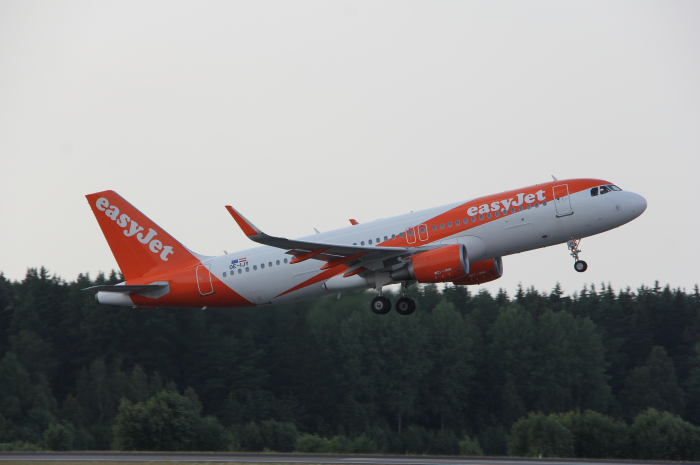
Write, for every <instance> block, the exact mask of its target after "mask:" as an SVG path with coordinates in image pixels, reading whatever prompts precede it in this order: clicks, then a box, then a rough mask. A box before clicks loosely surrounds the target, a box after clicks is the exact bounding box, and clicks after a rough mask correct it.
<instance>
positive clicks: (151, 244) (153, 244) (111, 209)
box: [95, 197, 174, 262]
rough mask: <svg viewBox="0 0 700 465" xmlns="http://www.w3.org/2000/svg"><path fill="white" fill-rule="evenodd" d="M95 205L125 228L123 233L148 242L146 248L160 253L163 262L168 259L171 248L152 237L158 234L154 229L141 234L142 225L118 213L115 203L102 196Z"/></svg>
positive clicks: (143, 242)
mask: <svg viewBox="0 0 700 465" xmlns="http://www.w3.org/2000/svg"><path fill="white" fill-rule="evenodd" d="M95 206H96V207H97V209H98V210H100V211H103V212H105V215H107V217H108V218H110V219H111V220H112V221H116V223H117V226H119V227H122V228H126V229H124V235H125V236H126V237H132V236H133V235H134V234H135V235H136V239H137V240H138V241H139V242H140V243H142V244H148V249H149V250H150V251H151V252H153V253H154V254H160V259H161V260H163V261H164V262H167V261H168V255H170V254H172V253H174V252H173V248H172V247H171V246H169V245H166V246H164V245H163V243H162V242H161V241H159V240H158V239H154V237H155V236H156V235H157V234H158V233H157V232H156V231H155V230H154V229H152V228H148V234H145V235H144V234H143V232H142V231H143V226H139V225H138V223H136V221H134V220H132V219H131V218H129V215H127V214H126V213H122V214H121V215H119V208H118V207H117V206H116V205H111V206H110V205H109V201H108V200H107V199H105V198H104V197H100V198H99V199H97V202H96V203H95ZM127 225H128V227H127Z"/></svg>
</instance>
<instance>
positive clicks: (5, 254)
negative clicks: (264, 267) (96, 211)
mask: <svg viewBox="0 0 700 465" xmlns="http://www.w3.org/2000/svg"><path fill="white" fill-rule="evenodd" d="M0 160H1V162H2V163H1V165H0V221H1V223H0V271H2V272H3V273H4V274H5V276H6V277H7V278H9V279H12V280H21V279H23V277H24V275H25V274H26V270H27V268H28V267H40V266H45V267H47V268H48V269H49V271H50V272H51V273H52V274H53V273H55V274H57V275H59V276H60V277H62V278H64V279H66V280H74V279H75V278H76V277H77V276H78V274H79V273H86V272H88V273H90V275H91V276H95V274H96V273H97V272H99V271H106V272H108V271H109V270H111V269H113V268H116V267H117V264H116V261H115V260H114V258H113V257H112V254H111V252H110V250H109V247H108V246H107V243H106V241H105V240H104V237H103V236H102V233H101V231H100V229H99V227H98V225H97V222H96V220H95V218H94V216H93V214H92V212H91V210H90V207H89V206H88V204H87V201H86V199H85V197H84V196H85V194H89V193H92V192H97V191H101V190H105V189H113V190H115V191H117V192H118V193H119V194H121V195H122V196H123V197H124V198H126V199H127V200H128V201H130V202H131V203H133V204H134V205H135V206H136V207H138V208H139V209H140V210H142V211H143V212H144V213H146V214H147V215H148V216H150V217H151V219H153V220H154V221H155V222H157V223H158V224H159V225H160V226H161V227H163V228H164V229H166V230H167V231H168V232H169V233H170V234H172V235H173V236H174V237H176V238H177V239H178V240H180V242H182V243H183V244H184V245H186V246H187V247H189V248H190V249H192V250H194V251H196V252H199V253H202V254H206V255H218V254H221V253H223V251H224V250H228V251H229V252H233V251H235V250H241V249H245V248H249V247H250V246H251V245H252V244H251V242H250V241H249V240H248V239H247V238H246V237H245V236H244V235H243V233H242V232H241V231H240V229H239V228H238V227H237V225H236V224H235V222H234V221H233V220H232V219H231V217H230V216H229V214H228V213H227V212H226V210H225V209H224V205H227V204H230V205H233V206H234V207H236V208H237V209H239V210H240V211H241V212H242V213H243V214H244V215H246V216H247V217H248V218H249V219H250V220H251V221H253V222H254V223H255V224H256V225H258V226H259V227H260V228H261V229H262V230H263V231H265V232H268V233H270V234H274V235H280V236H286V237H298V236H304V235H307V234H310V233H313V228H318V229H319V230H322V231H327V230H331V229H336V228H340V227H344V226H346V225H348V224H349V223H348V218H355V219H357V220H358V221H360V222H366V221H371V220H374V219H377V218H386V217H390V216H393V215H397V214H401V213H406V212H408V211H412V210H419V209H423V208H428V207H432V206H437V205H443V204H447V203H451V202H455V201H460V200H466V199H470V198H474V197H479V196H482V195H487V194H491V193H496V192H500V191H504V190H508V189H514V188H518V187H524V186H529V185H532V184H537V183H541V182H547V181H550V180H551V175H552V174H553V175H555V176H556V177H557V178H559V179H565V178H574V177H596V178H602V179H606V180H609V181H610V182H613V183H615V184H617V185H619V186H620V187H621V188H622V189H625V190H630V191H633V192H636V193H639V194H641V195H643V196H644V197H645V198H646V199H647V202H648V208H647V211H646V212H645V213H644V214H643V215H642V216H641V217H640V218H638V219H636V220H635V221H633V222H632V223H629V224H627V225H625V226H622V227H621V228H618V229H616V230H613V231H610V232H607V233H604V234H602V235H599V236H595V237H592V238H587V239H584V240H583V241H582V243H581V249H582V251H583V252H582V254H581V258H582V259H584V260H586V261H587V262H588V266H589V268H588V271H587V272H586V273H582V274H581V273H576V272H575V271H574V269H573V259H572V258H571V257H570V256H569V255H568V252H567V250H566V246H565V245H558V246H554V247H550V248H548V249H542V250H537V251H532V252H527V253H523V254H519V255H515V256H508V257H505V258H504V259H503V262H504V267H505V275H504V277H503V278H502V279H500V280H498V281H495V282H493V283H491V284H488V285H486V286H485V287H486V288H488V289H490V290H492V291H496V290H497V289H498V288H499V287H504V288H505V289H506V290H507V291H508V292H509V293H510V294H511V295H512V293H513V292H514V290H515V288H516V286H517V285H518V283H522V285H523V286H525V287H529V286H531V285H534V286H535V288H537V289H538V290H540V291H547V292H548V291H549V290H551V289H552V288H553V287H554V285H555V284H556V282H557V281H558V282H560V283H561V284H562V286H563V288H564V290H565V291H566V292H567V293H571V292H573V291H578V290H580V289H581V288H582V287H583V285H584V284H586V283H588V284H590V283H594V284H596V286H599V285H600V283H601V282H606V283H607V282H610V283H611V284H612V286H613V288H615V289H620V288H624V287H627V286H630V287H632V288H633V289H634V288H637V287H639V286H640V285H642V284H644V285H649V286H651V285H653V283H654V281H655V280H658V281H660V283H661V284H662V285H665V284H670V285H671V286H672V287H674V288H675V287H682V288H686V289H687V290H688V291H690V290H691V289H692V288H693V286H695V284H696V283H698V282H700V279H699V278H698V277H699V276H700V274H699V272H698V265H699V264H700V252H699V247H700V241H699V240H698V239H699V235H698V226H700V221H699V220H698V213H697V211H696V206H697V204H698V196H699V195H700V179H699V176H700V169H699V168H700V2H697V1H688V2H678V1H667V0H664V1H658V2H648V1H646V2H645V1H617V2H610V1H603V2H595V1H585V2H561V1H555V2H520V1H513V2H499V1H491V0H489V1H484V2H478V1H462V2H452V1H440V2H435V1H430V2H409V1H397V2H388V1H387V2H377V1H368V2H355V1H351V2H348V1H338V2H332V1H325V0H324V1H318V2H304V1H295V2H288V1H284V2H282V1H280V2H259V1H246V2H231V1H226V2H211V1H209V2H207V1H199V2H175V1H167V2H166V1H162V2H160V1H142V0H139V1H119V2H104V1H100V2H95V1H23V2H19V1H14V0H0ZM473 290H475V291H476V290H478V288H474V289H473Z"/></svg>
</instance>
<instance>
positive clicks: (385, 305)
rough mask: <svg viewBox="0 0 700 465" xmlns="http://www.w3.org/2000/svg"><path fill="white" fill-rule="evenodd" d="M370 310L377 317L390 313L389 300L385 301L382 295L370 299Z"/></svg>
mask: <svg viewBox="0 0 700 465" xmlns="http://www.w3.org/2000/svg"><path fill="white" fill-rule="evenodd" d="M371 308H372V311H373V312H374V313H376V314H377V315H386V314H387V313H389V312H390V311H391V300H389V299H387V298H386V297H384V296H383V295H378V296H377V297H375V298H374V299H372V304H371Z"/></svg>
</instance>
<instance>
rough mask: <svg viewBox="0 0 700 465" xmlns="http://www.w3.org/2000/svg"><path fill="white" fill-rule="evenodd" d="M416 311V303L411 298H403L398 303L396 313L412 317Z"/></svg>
mask: <svg viewBox="0 0 700 465" xmlns="http://www.w3.org/2000/svg"><path fill="white" fill-rule="evenodd" d="M415 311H416V302H415V301H414V300H413V299H411V298H410V297H401V298H400V299H399V300H397V301H396V312H397V313H398V314H399V315H410V314H411V313H413V312H415Z"/></svg>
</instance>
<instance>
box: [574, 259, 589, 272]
mask: <svg viewBox="0 0 700 465" xmlns="http://www.w3.org/2000/svg"><path fill="white" fill-rule="evenodd" d="M587 269H588V264H587V263H586V262H584V261H583V260H578V261H577V262H576V263H574V270H576V271H578V272H579V273H583V272H584V271H586V270H587Z"/></svg>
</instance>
